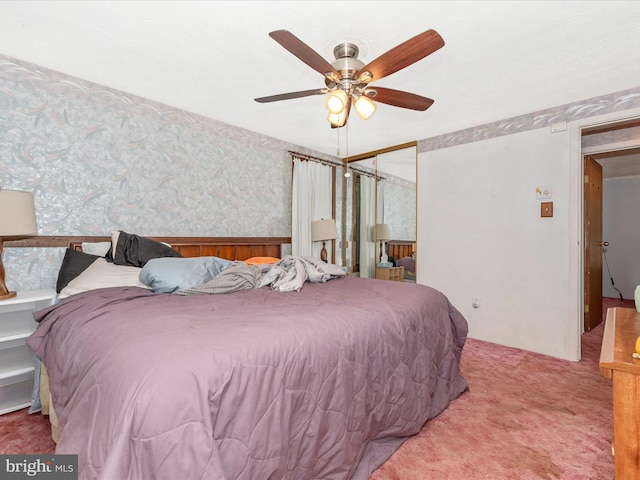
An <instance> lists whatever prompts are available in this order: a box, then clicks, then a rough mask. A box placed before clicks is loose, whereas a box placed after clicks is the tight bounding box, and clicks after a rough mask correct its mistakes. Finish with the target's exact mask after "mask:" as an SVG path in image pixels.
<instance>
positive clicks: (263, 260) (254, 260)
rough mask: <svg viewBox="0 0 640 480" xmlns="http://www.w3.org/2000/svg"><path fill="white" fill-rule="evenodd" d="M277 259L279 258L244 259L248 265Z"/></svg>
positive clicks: (276, 260)
mask: <svg viewBox="0 0 640 480" xmlns="http://www.w3.org/2000/svg"><path fill="white" fill-rule="evenodd" d="M279 261H280V259H279V258H276V257H251V258H247V259H246V260H245V262H246V263H248V264H249V265H262V264H265V263H276V262H279Z"/></svg>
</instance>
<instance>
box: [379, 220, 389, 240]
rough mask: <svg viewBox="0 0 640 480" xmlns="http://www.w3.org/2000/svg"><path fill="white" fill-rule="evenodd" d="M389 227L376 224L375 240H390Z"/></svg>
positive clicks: (383, 224)
mask: <svg viewBox="0 0 640 480" xmlns="http://www.w3.org/2000/svg"><path fill="white" fill-rule="evenodd" d="M391 238H392V237H391V227H390V226H389V225H387V224H386V223H378V224H377V225H376V240H378V241H383V242H384V241H385V240H391Z"/></svg>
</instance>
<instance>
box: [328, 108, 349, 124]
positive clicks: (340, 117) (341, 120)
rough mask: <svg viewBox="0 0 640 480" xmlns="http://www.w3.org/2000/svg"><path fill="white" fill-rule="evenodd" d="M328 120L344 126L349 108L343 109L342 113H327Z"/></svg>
mask: <svg viewBox="0 0 640 480" xmlns="http://www.w3.org/2000/svg"><path fill="white" fill-rule="evenodd" d="M327 120H329V122H331V124H332V125H335V126H336V127H342V126H344V124H345V123H346V122H347V109H346V108H345V109H343V110H342V111H341V112H340V113H331V112H329V115H327Z"/></svg>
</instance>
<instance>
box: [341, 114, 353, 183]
mask: <svg viewBox="0 0 640 480" xmlns="http://www.w3.org/2000/svg"><path fill="white" fill-rule="evenodd" d="M344 128H346V132H345V136H346V140H345V146H346V149H347V168H346V171H345V172H344V176H345V178H349V177H350V176H351V172H350V171H349V124H348V123H347V124H346V125H345V127H344ZM338 130H340V129H338Z"/></svg>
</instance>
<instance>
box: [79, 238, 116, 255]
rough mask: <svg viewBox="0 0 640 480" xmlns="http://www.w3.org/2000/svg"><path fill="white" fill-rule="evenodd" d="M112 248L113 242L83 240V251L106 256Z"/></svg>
mask: <svg viewBox="0 0 640 480" xmlns="http://www.w3.org/2000/svg"><path fill="white" fill-rule="evenodd" d="M110 248H111V242H82V252H83V253H88V254H89V255H97V256H99V257H104V256H105V255H106V254H107V252H108V251H109V249H110Z"/></svg>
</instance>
